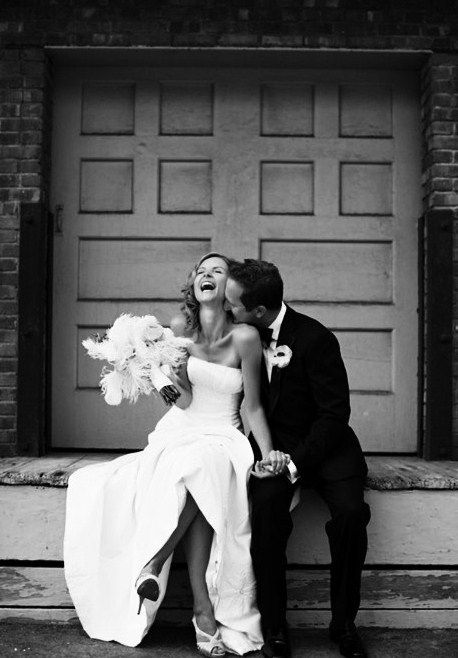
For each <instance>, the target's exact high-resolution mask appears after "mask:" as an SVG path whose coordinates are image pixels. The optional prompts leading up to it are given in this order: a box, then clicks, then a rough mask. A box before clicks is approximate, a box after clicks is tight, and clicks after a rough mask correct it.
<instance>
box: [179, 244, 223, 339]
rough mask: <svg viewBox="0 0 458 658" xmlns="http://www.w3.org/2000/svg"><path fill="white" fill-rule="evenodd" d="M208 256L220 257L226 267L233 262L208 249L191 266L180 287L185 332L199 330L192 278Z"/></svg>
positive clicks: (197, 306) (198, 306) (197, 309)
mask: <svg viewBox="0 0 458 658" xmlns="http://www.w3.org/2000/svg"><path fill="white" fill-rule="evenodd" d="M209 258H221V260H223V261H224V262H225V263H226V265H227V266H228V267H230V266H231V263H233V262H234V261H233V259H231V258H228V257H227V256H225V255H224V254H220V253H219V252H218V251H210V252H209V253H208V254H205V255H204V256H202V258H201V259H200V260H199V261H198V262H197V263H196V265H195V266H194V267H193V268H192V270H191V271H190V273H189V274H188V277H187V279H186V282H185V284H184V286H183V287H182V289H181V294H182V296H183V304H182V305H181V306H180V311H181V312H182V314H183V315H184V318H185V322H186V331H187V332H193V331H196V330H197V331H199V330H200V329H201V326H200V319H199V308H200V304H199V302H198V301H197V299H196V296H195V294H194V280H195V278H196V274H197V270H198V269H199V267H200V266H201V265H202V263H203V262H204V261H206V260H208V259H209Z"/></svg>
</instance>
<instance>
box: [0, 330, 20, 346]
mask: <svg viewBox="0 0 458 658" xmlns="http://www.w3.org/2000/svg"><path fill="white" fill-rule="evenodd" d="M16 341H17V332H16V331H13V330H11V329H0V343H14V342H16Z"/></svg>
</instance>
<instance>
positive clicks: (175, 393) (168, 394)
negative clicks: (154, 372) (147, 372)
mask: <svg viewBox="0 0 458 658" xmlns="http://www.w3.org/2000/svg"><path fill="white" fill-rule="evenodd" d="M159 394H160V396H161V398H162V399H163V400H164V402H165V404H166V405H168V406H169V407H170V406H172V404H175V402H176V401H177V400H178V398H179V397H180V395H181V393H180V391H179V390H178V389H177V388H176V386H174V385H173V384H172V385H170V386H163V387H162V388H161V390H160V391H159Z"/></svg>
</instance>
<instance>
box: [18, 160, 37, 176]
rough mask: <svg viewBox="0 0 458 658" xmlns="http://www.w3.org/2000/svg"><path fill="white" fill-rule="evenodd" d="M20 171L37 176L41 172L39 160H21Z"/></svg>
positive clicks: (19, 163)
mask: <svg viewBox="0 0 458 658" xmlns="http://www.w3.org/2000/svg"><path fill="white" fill-rule="evenodd" d="M17 168H18V171H19V172H21V173H24V174H37V173H39V172H41V164H40V161H39V160H20V161H19V162H18V163H17Z"/></svg>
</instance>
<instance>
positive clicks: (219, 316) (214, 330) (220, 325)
mask: <svg viewBox="0 0 458 658" xmlns="http://www.w3.org/2000/svg"><path fill="white" fill-rule="evenodd" d="M199 319H200V326H201V330H200V334H201V336H202V339H203V341H204V342H205V343H216V342H217V341H218V340H221V338H222V337H223V336H224V333H225V330H226V326H227V316H226V311H224V310H223V309H222V308H213V307H211V306H201V308H200V311H199Z"/></svg>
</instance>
